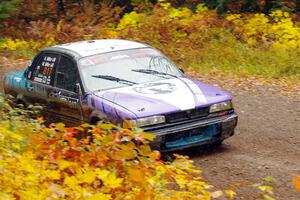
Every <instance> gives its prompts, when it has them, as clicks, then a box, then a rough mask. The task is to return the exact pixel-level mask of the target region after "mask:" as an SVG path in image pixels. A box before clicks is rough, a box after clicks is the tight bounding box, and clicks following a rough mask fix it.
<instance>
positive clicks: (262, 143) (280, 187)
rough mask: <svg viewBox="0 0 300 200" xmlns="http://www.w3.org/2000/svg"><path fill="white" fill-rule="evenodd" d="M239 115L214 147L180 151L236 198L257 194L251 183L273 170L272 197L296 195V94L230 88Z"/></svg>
mask: <svg viewBox="0 0 300 200" xmlns="http://www.w3.org/2000/svg"><path fill="white" fill-rule="evenodd" d="M233 96H234V105H235V108H236V110H237V113H238V115H239V123H238V126H237V128H236V132H235V135H234V136H233V137H231V138H229V139H228V140H225V141H224V143H223V145H222V146H221V147H219V148H217V149H209V150H205V151H203V150H202V151H200V150H199V151H198V152H196V153H195V151H193V152H192V151H190V152H184V153H186V154H188V155H189V156H191V158H192V159H193V160H194V162H195V164H196V166H197V167H199V168H200V169H202V170H203V177H204V180H206V181H207V182H209V183H211V184H212V185H214V186H216V188H218V189H228V188H230V189H233V190H235V191H237V193H238V197H237V198H235V199H257V198H258V192H257V191H258V190H257V189H254V188H253V187H251V186H250V185H252V184H254V183H260V182H262V179H263V178H264V177H266V176H272V177H274V178H275V179H276V183H274V184H271V185H272V186H273V187H274V194H275V195H274V196H275V197H276V199H289V200H299V199H300V192H297V191H296V190H295V189H294V187H293V185H292V176H293V175H296V174H298V175H300V98H299V97H293V98H291V97H286V96H281V95H277V94H272V93H270V94H267V93H265V94H264V95H255V94H253V93H251V92H245V91H239V90H238V88H235V92H233Z"/></svg>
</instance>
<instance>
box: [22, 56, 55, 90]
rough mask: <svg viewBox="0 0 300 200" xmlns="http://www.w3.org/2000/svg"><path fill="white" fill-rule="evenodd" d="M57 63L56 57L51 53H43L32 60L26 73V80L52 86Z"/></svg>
mask: <svg viewBox="0 0 300 200" xmlns="http://www.w3.org/2000/svg"><path fill="white" fill-rule="evenodd" d="M57 63H58V55H57V54H52V53H43V54H41V55H39V56H38V57H37V58H36V60H34V62H33V65H32V66H31V69H32V70H29V71H28V74H27V78H28V79H30V80H32V81H35V82H38V83H44V84H46V85H53V83H54V71H55V67H56V65H57Z"/></svg>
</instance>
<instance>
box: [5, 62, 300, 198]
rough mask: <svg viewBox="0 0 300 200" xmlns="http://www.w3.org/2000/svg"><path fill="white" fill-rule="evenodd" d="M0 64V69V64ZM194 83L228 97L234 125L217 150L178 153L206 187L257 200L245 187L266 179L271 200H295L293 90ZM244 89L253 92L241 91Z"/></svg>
mask: <svg viewBox="0 0 300 200" xmlns="http://www.w3.org/2000/svg"><path fill="white" fill-rule="evenodd" d="M0 61H1V62H0V64H1V66H5V63H4V61H3V59H2V60H0ZM5 62H7V60H5ZM24 63H25V61H23V60H21V61H19V62H17V63H13V66H16V67H14V68H12V67H0V81H1V82H2V78H3V74H4V73H7V72H9V71H16V68H19V69H21V68H22V66H24V65H25V64H24ZM25 66H26V65H25ZM188 73H189V74H193V73H190V72H188ZM197 79H199V80H201V81H204V82H209V83H212V84H215V85H219V86H221V87H222V88H225V89H226V90H227V91H229V92H230V93H231V94H232V95H233V97H234V105H235V108H236V111H237V113H238V115H239V123H238V127H237V128H236V133H235V135H234V136H233V137H231V138H229V139H228V140H226V141H224V143H223V145H222V146H221V147H219V148H215V149H208V150H207V149H206V150H203V149H202V150H200V149H199V150H198V151H195V150H192V151H185V152H181V153H184V154H187V155H189V156H190V157H191V158H192V159H193V160H194V162H195V164H196V166H197V167H199V168H200V169H202V170H203V177H204V179H205V180H206V181H207V182H208V183H210V184H212V185H214V186H216V188H217V189H234V190H235V191H236V192H237V193H238V197H236V198H235V199H247V200H248V199H257V198H258V191H257V189H254V188H253V187H251V186H250V185H252V184H254V183H259V182H261V181H262V179H263V178H264V177H266V176H272V177H274V178H275V179H276V180H277V181H276V183H273V184H272V186H273V187H274V194H275V195H274V196H275V197H276V199H284V200H286V199H288V200H300V192H297V191H296V190H295V189H294V188H293V185H292V176H293V175H296V174H298V175H300V96H299V95H296V96H295V95H290V94H298V93H299V91H300V90H299V86H297V85H294V86H293V89H292V90H290V87H289V88H285V89H286V90H288V91H289V92H288V93H287V94H289V95H282V94H281V93H280V92H276V90H274V89H273V88H274V86H275V88H276V87H277V86H276V83H274V82H272V84H270V85H264V84H257V81H256V80H255V79H253V80H252V81H250V82H249V80H247V81H243V79H239V80H238V81H239V83H238V84H234V82H233V81H232V80H230V79H228V77H226V80H225V78H223V79H222V78H215V79H211V78H207V77H203V76H202V77H199V76H198V77H197ZM235 80H236V79H235ZM243 83H246V84H243ZM250 84H251V85H252V86H253V85H254V87H251V90H247V88H249V85H250ZM1 88H2V87H1ZM245 88H246V90H245ZM279 89H280V88H279ZM294 91H295V92H294Z"/></svg>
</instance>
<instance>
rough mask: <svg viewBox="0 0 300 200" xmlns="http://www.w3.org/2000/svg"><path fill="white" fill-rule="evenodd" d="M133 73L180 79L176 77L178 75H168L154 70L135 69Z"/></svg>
mask: <svg viewBox="0 0 300 200" xmlns="http://www.w3.org/2000/svg"><path fill="white" fill-rule="evenodd" d="M131 71H133V72H140V73H145V74H154V75H167V76H172V77H175V78H178V76H176V75H173V74H168V73H165V72H159V71H156V70H152V69H133V70H131Z"/></svg>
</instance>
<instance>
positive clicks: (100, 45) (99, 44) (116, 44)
mask: <svg viewBox="0 0 300 200" xmlns="http://www.w3.org/2000/svg"><path fill="white" fill-rule="evenodd" d="M145 47H149V46H147V45H145V44H142V43H139V42H134V41H129V40H120V39H103V40H87V41H79V42H72V43H67V44H60V45H56V46H53V47H49V48H46V49H44V50H51V51H60V52H65V53H69V54H72V55H74V56H75V57H77V58H78V57H86V56H91V55H96V54H101V53H109V52H113V51H120V50H127V49H137V48H145Z"/></svg>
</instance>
